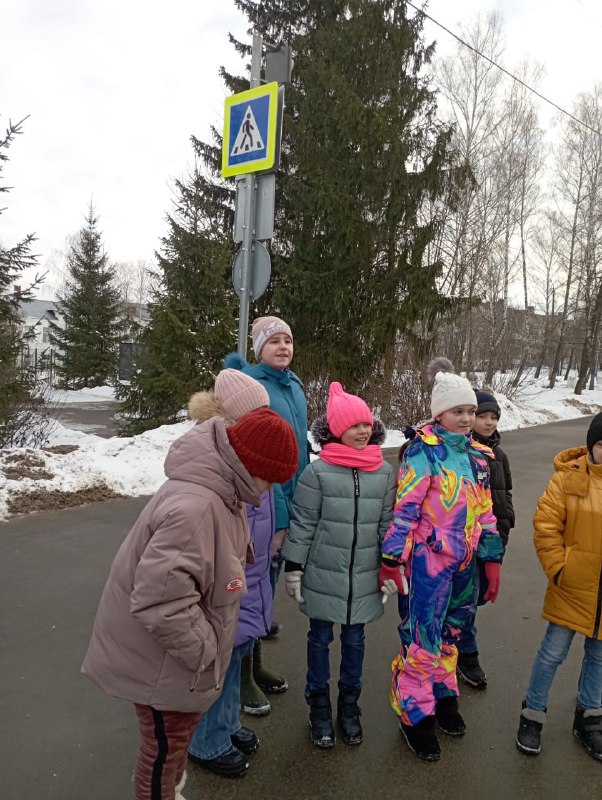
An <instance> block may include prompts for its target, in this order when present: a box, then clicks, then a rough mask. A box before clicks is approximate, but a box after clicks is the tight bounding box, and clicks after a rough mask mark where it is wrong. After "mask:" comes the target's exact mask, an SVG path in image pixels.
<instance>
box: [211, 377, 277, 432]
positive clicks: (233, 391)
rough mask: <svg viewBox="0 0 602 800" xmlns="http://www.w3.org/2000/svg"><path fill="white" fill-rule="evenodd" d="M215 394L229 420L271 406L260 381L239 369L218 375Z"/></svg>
mask: <svg viewBox="0 0 602 800" xmlns="http://www.w3.org/2000/svg"><path fill="white" fill-rule="evenodd" d="M213 393H214V395H215V399H216V400H217V402H218V403H219V404H220V406H221V407H222V408H223V409H224V414H225V418H226V419H227V420H237V419H240V418H241V417H242V416H244V415H245V414H248V413H249V411H255V409H256V408H263V407H266V408H267V407H269V405H270V398H269V395H268V393H267V391H266V390H265V388H264V387H263V386H262V385H261V384H260V383H259V381H256V380H255V379H254V378H251V377H249V375H245V374H244V372H241V371H240V370H239V369H223V370H222V371H221V372H220V373H218V376H217V378H216V379H215V387H214V389H213Z"/></svg>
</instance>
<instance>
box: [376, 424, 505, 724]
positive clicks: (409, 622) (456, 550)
mask: <svg viewBox="0 0 602 800" xmlns="http://www.w3.org/2000/svg"><path fill="white" fill-rule="evenodd" d="M492 455H493V454H492V453H491V451H490V450H489V448H487V447H485V446H484V445H480V444H478V443H476V442H473V441H472V440H471V439H470V438H469V437H467V436H465V435H464V434H460V433H451V432H450V431H448V430H446V429H445V428H443V427H442V426H441V425H439V424H437V423H435V424H433V425H424V426H423V427H422V428H419V429H418V430H417V435H416V437H415V438H414V439H413V440H412V441H411V442H410V443H409V445H408V447H407V449H406V450H405V452H404V454H403V458H402V462H401V467H400V471H399V485H398V488H397V497H396V503H395V509H394V512H393V522H392V523H391V526H390V528H389V530H388V531H387V534H386V536H385V539H384V542H383V546H382V554H383V556H386V557H387V558H389V559H393V560H395V561H398V562H399V563H400V564H405V565H406V577H407V578H408V580H409V586H410V593H409V595H408V597H402V598H400V613H401V615H402V621H401V625H400V637H401V652H400V654H399V655H398V656H397V657H396V658H395V659H394V661H393V664H392V670H393V683H392V687H391V705H392V707H393V709H394V710H395V712H396V713H397V714H398V716H399V717H400V719H401V722H402V723H403V724H404V725H416V724H418V723H419V722H420V721H421V720H422V719H423V718H424V717H428V716H432V715H433V714H434V710H435V702H436V701H437V700H438V699H441V698H442V697H446V696H451V695H457V694H458V682H457V679H456V662H457V657H458V651H457V648H456V641H457V638H458V635H459V633H460V630H461V628H462V626H463V624H464V617H465V616H466V613H467V611H468V609H469V608H470V603H471V598H472V592H473V578H474V570H475V565H476V558H475V556H476V555H477V551H478V556H479V558H481V559H483V560H484V561H497V562H499V561H501V559H502V555H503V546H502V542H501V540H500V537H499V534H498V531H497V527H496V520H495V517H494V515H493V511H492V503H491V492H490V490H489V467H488V463H487V458H488V457H492Z"/></svg>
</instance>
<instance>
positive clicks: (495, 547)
mask: <svg viewBox="0 0 602 800" xmlns="http://www.w3.org/2000/svg"><path fill="white" fill-rule="evenodd" d="M481 492H482V498H481V513H480V514H479V523H480V525H481V538H480V539H479V544H478V546H477V555H478V557H479V558H481V559H482V560H483V561H497V562H501V561H502V559H503V557H504V545H503V542H502V539H501V537H500V534H499V532H498V529H497V520H496V518H495V514H494V513H493V502H492V500H491V489H490V488H489V486H486V485H485V484H481Z"/></svg>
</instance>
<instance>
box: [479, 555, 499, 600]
mask: <svg viewBox="0 0 602 800" xmlns="http://www.w3.org/2000/svg"><path fill="white" fill-rule="evenodd" d="M485 575H486V576H487V582H488V583H489V588H488V589H487V592H486V593H485V596H484V597H483V600H491V602H492V603H495V601H496V598H497V596H498V592H499V591H500V564H497V563H495V562H494V561H486V562H485Z"/></svg>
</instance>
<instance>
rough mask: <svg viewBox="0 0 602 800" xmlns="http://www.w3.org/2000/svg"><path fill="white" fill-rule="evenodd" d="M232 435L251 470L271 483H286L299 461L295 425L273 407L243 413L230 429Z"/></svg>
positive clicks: (247, 466) (233, 444) (229, 435)
mask: <svg viewBox="0 0 602 800" xmlns="http://www.w3.org/2000/svg"><path fill="white" fill-rule="evenodd" d="M227 434H228V439H229V440H230V444H231V445H232V447H233V448H234V450H235V452H236V455H237V456H238V457H239V458H240V460H241V461H242V463H243V464H244V466H245V467H246V469H247V471H248V473H249V474H250V475H252V476H253V477H254V478H263V480H264V481H268V482H269V483H286V482H287V481H289V480H290V479H291V478H292V477H293V475H294V474H295V472H296V471H297V467H298V465H299V447H298V445H297V439H296V437H295V433H294V431H293V429H292V428H291V426H290V425H289V424H288V422H286V421H285V420H283V419H282V417H280V416H278V414H276V412H275V411H270V409H269V408H258V409H257V410H256V411H250V412H249V413H248V414H245V415H244V416H242V417H241V418H240V419H239V420H238V422H235V423H234V425H230V427H229V428H228V429H227Z"/></svg>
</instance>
